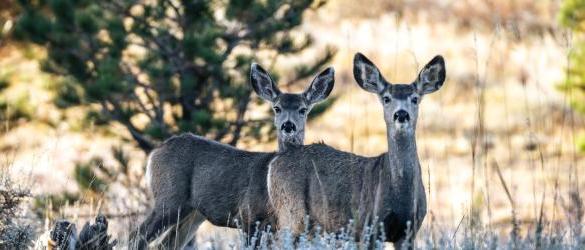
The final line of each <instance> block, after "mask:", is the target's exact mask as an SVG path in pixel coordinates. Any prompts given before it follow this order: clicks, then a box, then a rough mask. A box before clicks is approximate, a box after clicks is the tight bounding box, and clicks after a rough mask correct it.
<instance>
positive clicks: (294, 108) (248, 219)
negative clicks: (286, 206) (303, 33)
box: [129, 63, 335, 249]
mask: <svg viewBox="0 0 585 250" xmlns="http://www.w3.org/2000/svg"><path fill="white" fill-rule="evenodd" d="M334 75H335V71H334V69H333V68H331V67H330V68H327V69H325V70H324V71H322V72H321V73H320V74H318V75H317V76H316V77H315V78H314V79H313V81H312V82H311V84H310V85H309V87H308V88H307V89H306V90H305V91H303V92H302V93H282V92H281V91H280V90H279V88H278V87H277V86H276V83H275V81H273V80H272V78H271V76H270V75H269V74H268V72H267V71H266V70H264V69H263V68H262V67H261V66H260V65H258V64H256V63H253V64H252V65H251V70H250V83H251V85H252V88H253V89H254V91H255V92H256V94H257V95H258V96H259V97H260V98H262V99H264V100H265V101H268V102H270V103H271V105H272V110H273V113H274V126H275V127H276V128H277V130H278V133H277V139H278V152H284V151H287V150H289V149H290V148H293V147H295V146H300V145H302V144H303V143H304V135H305V124H306V122H307V115H308V114H309V112H310V111H311V109H312V108H313V107H314V105H316V104H317V103H319V102H321V101H323V100H325V99H326V98H327V97H328V96H329V94H330V93H331V91H332V89H333V86H334V82H335V77H334ZM275 155H276V152H251V151H245V150H240V149H238V148H236V147H233V146H230V145H226V144H222V143H219V142H216V141H213V140H210V139H207V138H205V137H201V136H197V135H193V134H190V133H186V134H182V135H178V136H174V137H171V138H170V139H168V140H166V141H165V142H164V143H163V144H162V145H161V146H160V147H158V148H157V149H155V150H154V151H153V152H152V153H151V154H150V155H149V157H148V163H147V178H148V179H149V180H147V181H148V182H149V183H150V184H149V186H150V189H151V191H152V194H153V199H154V206H153V209H152V211H151V212H150V214H149V215H148V216H147V217H146V219H145V220H144V221H143V222H142V223H141V225H140V226H139V227H138V228H137V229H136V230H134V231H133V232H132V233H131V234H130V241H129V247H130V248H131V249H134V248H138V249H144V248H146V247H147V245H148V244H149V243H150V242H152V241H153V240H155V239H156V238H157V237H158V236H161V234H162V233H163V232H165V231H167V230H168V232H167V233H166V234H165V237H163V239H162V240H160V241H159V240H157V241H155V244H159V245H163V246H166V247H169V246H171V247H173V246H174V248H179V249H181V248H183V247H184V246H185V245H186V244H187V243H188V242H189V239H190V238H191V237H192V236H193V235H194V233H195V232H196V231H197V228H198V227H199V225H200V224H201V223H202V222H203V221H205V220H207V221H209V222H210V223H211V224H213V225H215V226H221V227H231V228H242V229H243V230H244V232H245V233H246V234H247V235H249V236H250V235H254V232H255V230H256V225H255V223H256V222H259V223H260V225H261V227H260V228H264V227H265V226H266V225H269V224H271V223H273V218H272V216H271V215H270V214H269V211H270V209H269V207H268V205H267V204H268V192H267V190H266V188H267V185H266V177H267V174H268V165H269V164H270V161H272V159H273V158H274V156H275ZM169 229H170V230H169Z"/></svg>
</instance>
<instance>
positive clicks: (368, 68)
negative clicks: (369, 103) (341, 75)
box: [353, 53, 386, 94]
mask: <svg viewBox="0 0 585 250" xmlns="http://www.w3.org/2000/svg"><path fill="white" fill-rule="evenodd" d="M353 77H354V78H355V80H356V82H357V84H358V85H359V86H360V87H361V88H362V89H364V90H365V91H368V92H372V93H376V94H379V93H380V92H382V91H383V90H384V88H385V87H386V86H385V85H386V83H385V82H384V81H382V75H381V74H380V70H378V68H377V67H376V65H374V63H372V61H370V60H369V59H368V58H366V57H365V56H364V55H362V53H356V54H355V56H354V58H353Z"/></svg>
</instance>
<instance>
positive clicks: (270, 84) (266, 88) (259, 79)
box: [250, 63, 280, 102]
mask: <svg viewBox="0 0 585 250" xmlns="http://www.w3.org/2000/svg"><path fill="white" fill-rule="evenodd" d="M250 83H251V84H252V88H253V89H254V91H255V92H256V94H258V96H260V97H261V98H262V99H264V100H266V101H269V102H274V100H276V98H277V97H278V96H279V95H280V90H279V89H278V87H276V84H275V83H274V81H273V80H272V78H271V77H270V75H269V74H268V72H266V70H264V69H263V68H262V67H260V65H258V64H257V63H252V66H251V67H250Z"/></svg>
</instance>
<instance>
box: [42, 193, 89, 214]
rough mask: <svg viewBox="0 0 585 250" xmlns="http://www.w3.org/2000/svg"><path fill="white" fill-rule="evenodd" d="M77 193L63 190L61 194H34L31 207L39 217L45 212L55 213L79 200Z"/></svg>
mask: <svg viewBox="0 0 585 250" xmlns="http://www.w3.org/2000/svg"><path fill="white" fill-rule="evenodd" d="M79 199H80V197H79V194H75V193H70V192H63V193H61V194H48V195H40V196H35V197H34V199H33V204H32V209H33V211H34V212H35V213H36V214H37V216H38V217H39V218H43V217H45V216H46V213H47V212H49V210H50V212H53V213H57V212H59V211H61V208H62V207H64V206H66V205H72V204H73V203H75V202H77V201H79Z"/></svg>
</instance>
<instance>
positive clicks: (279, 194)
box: [268, 54, 445, 249]
mask: <svg viewBox="0 0 585 250" xmlns="http://www.w3.org/2000/svg"><path fill="white" fill-rule="evenodd" d="M354 77H355V78H356V80H357V81H358V84H359V85H360V87H362V88H363V89H365V90H367V91H370V92H373V93H376V94H378V96H379V97H380V101H381V102H382V104H383V105H384V119H385V121H386V127H387V139H388V152H387V153H384V154H382V155H380V156H378V157H363V156H359V155H355V154H352V153H348V152H343V151H340V150H336V149H334V148H332V147H329V146H327V145H324V144H313V145H309V146H303V147H299V148H298V149H292V150H288V151H286V152H283V153H281V154H279V155H278V156H277V157H276V158H275V160H274V161H273V162H272V163H271V164H270V166H269V173H268V175H269V182H268V190H269V196H270V201H271V203H272V206H273V209H274V213H275V216H276V217H277V221H278V225H279V227H280V228H288V229H290V230H292V232H293V235H297V236H298V235H299V234H300V233H302V232H303V230H304V228H305V226H307V225H304V224H303V221H304V219H303V218H304V217H305V216H306V215H309V219H310V222H311V224H318V225H321V226H322V227H323V228H324V229H325V230H326V231H328V232H336V231H337V230H339V229H341V228H343V227H345V226H347V225H348V223H349V222H350V220H353V221H354V226H355V231H354V232H356V237H358V238H359V235H360V234H361V232H362V230H363V229H364V227H365V226H367V225H370V224H371V223H373V222H375V221H374V219H375V218H377V219H378V221H377V222H383V223H384V232H385V234H386V239H387V240H388V241H390V242H395V246H396V247H398V248H397V249H400V247H402V246H403V243H405V240H406V239H409V240H410V241H409V242H408V243H409V244H408V245H405V246H408V247H412V246H413V245H412V243H413V242H414V237H415V234H416V232H417V230H418V228H420V225H421V223H422V221H423V220H424V217H425V215H426V196H425V189H424V186H423V183H422V177H421V168H420V163H419V159H418V154H417V149H416V140H415V128H416V119H417V116H418V106H417V105H418V104H419V102H420V99H421V97H422V95H423V94H427V93H431V92H433V91H436V90H437V89H438V88H440V87H441V85H442V83H443V81H444V78H445V67H444V62H443V59H442V58H441V57H436V58H435V59H433V60H432V61H431V62H430V63H429V64H428V65H427V66H425V69H423V71H422V72H421V73H420V75H419V77H418V79H417V80H416V81H415V82H414V83H413V84H390V83H388V82H386V81H385V80H384V78H383V77H382V76H381V74H380V73H379V71H378V69H377V68H376V67H375V66H374V65H373V63H371V62H370V61H369V60H368V59H367V58H365V57H364V56H363V55H361V54H357V55H356V57H355V59H354ZM409 224H410V226H408V225H409ZM408 227H410V230H412V231H410V232H412V235H411V236H410V237H406V236H407V233H406V229H407V228H408Z"/></svg>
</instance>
